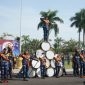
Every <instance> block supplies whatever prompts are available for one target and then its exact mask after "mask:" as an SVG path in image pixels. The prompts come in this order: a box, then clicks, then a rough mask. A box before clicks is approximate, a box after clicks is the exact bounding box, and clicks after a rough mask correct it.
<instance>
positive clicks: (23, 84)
mask: <svg viewBox="0 0 85 85" xmlns="http://www.w3.org/2000/svg"><path fill="white" fill-rule="evenodd" d="M84 82H85V78H79V77H73V76H71V75H70V76H64V77H60V78H55V77H51V78H48V77H47V78H45V79H40V78H30V79H29V80H28V81H22V79H17V78H14V79H13V80H9V83H8V84H1V83H0V85H85V84H84Z"/></svg>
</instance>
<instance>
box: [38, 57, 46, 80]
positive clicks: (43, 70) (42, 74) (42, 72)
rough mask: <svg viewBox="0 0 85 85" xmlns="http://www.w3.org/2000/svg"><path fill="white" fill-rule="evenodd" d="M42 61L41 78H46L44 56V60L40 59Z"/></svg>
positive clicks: (43, 58)
mask: <svg viewBox="0 0 85 85" xmlns="http://www.w3.org/2000/svg"><path fill="white" fill-rule="evenodd" d="M39 59H40V63H41V64H40V70H41V78H43V79H44V78H45V75H46V58H45V57H44V56H43V57H42V58H39Z"/></svg>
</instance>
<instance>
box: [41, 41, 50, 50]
mask: <svg viewBox="0 0 85 85" xmlns="http://www.w3.org/2000/svg"><path fill="white" fill-rule="evenodd" d="M50 47H51V46H50V44H49V43H48V42H43V43H42V44H41V48H42V49H43V50H44V51H48V50H50Z"/></svg>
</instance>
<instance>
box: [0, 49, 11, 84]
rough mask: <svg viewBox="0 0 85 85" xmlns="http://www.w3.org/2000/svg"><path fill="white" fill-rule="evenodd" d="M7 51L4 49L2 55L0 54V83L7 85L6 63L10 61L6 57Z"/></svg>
mask: <svg viewBox="0 0 85 85" xmlns="http://www.w3.org/2000/svg"><path fill="white" fill-rule="evenodd" d="M6 52H7V50H6V49H5V48H4V49H3V51H2V53H0V57H1V82H3V83H7V82H8V80H7V78H8V62H9V61H10V60H9V59H8V57H7V56H6Z"/></svg>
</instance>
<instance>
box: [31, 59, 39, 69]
mask: <svg viewBox="0 0 85 85" xmlns="http://www.w3.org/2000/svg"><path fill="white" fill-rule="evenodd" d="M32 67H33V68H35V69H37V68H39V67H40V61H39V60H38V61H37V60H32Z"/></svg>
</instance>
